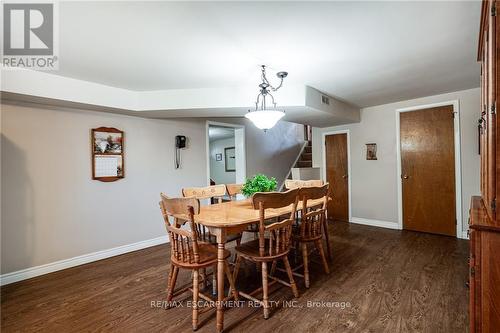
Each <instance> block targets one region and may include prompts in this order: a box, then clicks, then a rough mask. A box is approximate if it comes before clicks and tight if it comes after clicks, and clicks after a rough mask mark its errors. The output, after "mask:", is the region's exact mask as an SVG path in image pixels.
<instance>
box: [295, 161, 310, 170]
mask: <svg viewBox="0 0 500 333" xmlns="http://www.w3.org/2000/svg"><path fill="white" fill-rule="evenodd" d="M295 167H296V168H312V161H298V162H297V165H296V166H295Z"/></svg>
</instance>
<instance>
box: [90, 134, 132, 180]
mask: <svg viewBox="0 0 500 333" xmlns="http://www.w3.org/2000/svg"><path fill="white" fill-rule="evenodd" d="M123 139H124V133H123V131H120V130H119V129H116V128H112V127H99V128H94V129H92V131H91V147H92V151H91V156H92V179H94V180H99V181H102V182H114V181H116V180H119V179H122V178H124V177H125V172H124V150H123Z"/></svg>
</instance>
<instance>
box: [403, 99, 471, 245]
mask: <svg viewBox="0 0 500 333" xmlns="http://www.w3.org/2000/svg"><path fill="white" fill-rule="evenodd" d="M396 124H397V155H398V156H397V162H398V179H397V181H398V206H399V207H398V208H399V212H398V215H399V221H398V222H399V227H400V229H406V230H413V231H420V232H428V233H434V234H441V235H447V236H453V237H455V236H457V237H463V235H462V194H461V170H460V127H459V126H460V122H459V112H458V101H452V102H444V103H437V104H431V105H422V106H417V107H411V108H406V109H399V110H397V112H396Z"/></svg>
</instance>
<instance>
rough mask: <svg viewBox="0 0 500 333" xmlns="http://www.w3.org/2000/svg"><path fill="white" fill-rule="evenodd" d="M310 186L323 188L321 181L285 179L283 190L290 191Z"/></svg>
mask: <svg viewBox="0 0 500 333" xmlns="http://www.w3.org/2000/svg"><path fill="white" fill-rule="evenodd" d="M311 186H323V181H322V180H321V179H312V180H296V179H285V188H286V189H287V190H292V189H294V188H302V187H311Z"/></svg>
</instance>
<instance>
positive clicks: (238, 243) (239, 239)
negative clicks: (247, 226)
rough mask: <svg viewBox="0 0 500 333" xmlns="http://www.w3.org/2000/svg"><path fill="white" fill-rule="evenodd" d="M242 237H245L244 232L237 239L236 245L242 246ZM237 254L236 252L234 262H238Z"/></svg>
mask: <svg viewBox="0 0 500 333" xmlns="http://www.w3.org/2000/svg"><path fill="white" fill-rule="evenodd" d="M241 237H243V233H241V234H240V238H237V239H236V246H240V245H241ZM236 256H237V254H236V253H235V254H234V259H233V264H236Z"/></svg>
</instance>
